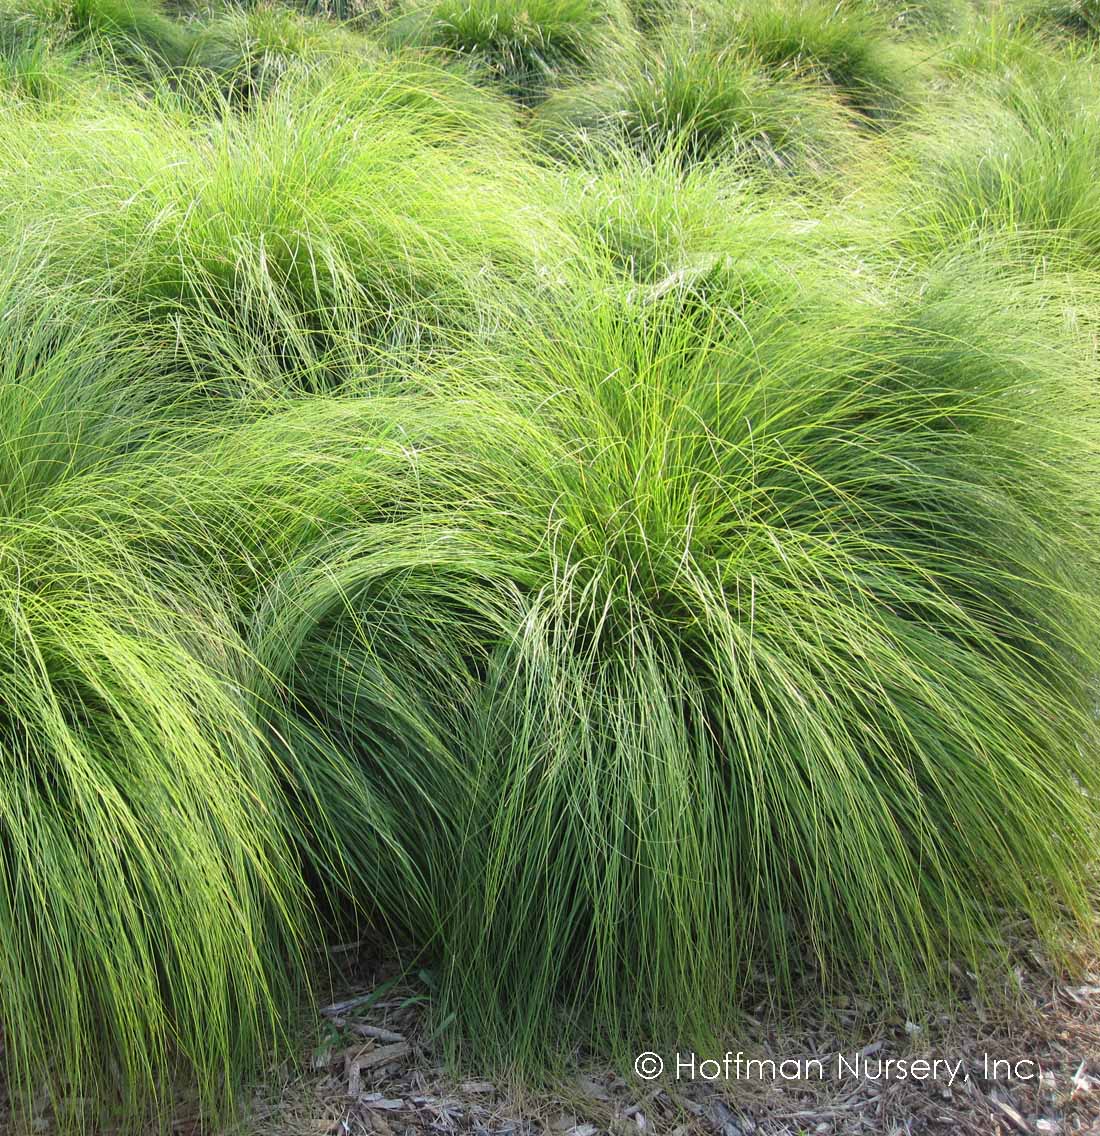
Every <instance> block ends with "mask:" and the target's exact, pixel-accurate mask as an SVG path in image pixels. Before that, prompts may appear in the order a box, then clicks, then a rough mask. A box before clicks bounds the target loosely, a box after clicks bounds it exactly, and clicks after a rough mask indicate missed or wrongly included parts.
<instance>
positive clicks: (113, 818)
mask: <svg viewBox="0 0 1100 1136" xmlns="http://www.w3.org/2000/svg"><path fill="white" fill-rule="evenodd" d="M31 268H32V266H30V265H28V264H27V263H26V262H20V263H15V262H13V261H12V260H11V259H10V258H9V259H8V261H7V262H6V263H5V265H4V269H5V273H4V282H3V284H2V285H0V318H2V320H3V325H4V328H5V337H4V345H3V348H2V351H0V421H2V424H0V563H2V566H3V570H2V572H0V578H2V581H3V582H2V584H0V611H2V612H3V618H2V621H0V626H2V627H3V631H2V632H0V689H2V690H3V695H2V697H0V768H2V771H3V775H2V777H0V786H2V787H0V1028H2V1031H3V1037H4V1062H5V1067H6V1069H7V1073H8V1077H9V1084H10V1087H11V1090H12V1095H13V1097H14V1102H13V1103H14V1104H15V1105H16V1107H17V1108H18V1109H19V1110H20V1111H21V1112H22V1110H24V1109H26V1110H29V1109H30V1107H31V1097H32V1095H33V1096H35V1097H38V1096H39V1094H40V1093H42V1092H45V1093H46V1099H47V1101H48V1103H49V1105H50V1106H51V1107H52V1108H53V1110H54V1111H55V1113H56V1115H57V1117H58V1120H59V1121H60V1122H61V1123H62V1124H64V1125H66V1126H67V1127H71V1128H72V1129H74V1130H77V1129H79V1130H86V1131H88V1130H95V1129H96V1128H97V1127H98V1125H99V1123H100V1122H101V1121H103V1120H104V1115H103V1110H104V1109H107V1110H108V1111H109V1112H110V1113H111V1114H112V1115H123V1116H129V1117H130V1118H132V1119H133V1120H135V1121H138V1120H141V1119H148V1120H150V1121H155V1119H156V1118H155V1116H152V1115H150V1111H151V1110H152V1109H159V1110H161V1111H163V1109H164V1108H165V1105H166V1103H167V1102H168V1101H169V1100H170V1099H171V1094H172V1093H173V1091H174V1089H175V1087H176V1086H177V1085H178V1084H179V1081H180V1078H181V1077H182V1078H183V1079H185V1080H186V1081H187V1082H189V1083H190V1084H191V1085H192V1086H193V1087H194V1089H195V1091H197V1093H198V1096H199V1099H200V1100H201V1102H202V1104H203V1106H204V1107H205V1109H206V1110H207V1112H208V1113H209V1114H210V1115H211V1117H212V1118H213V1117H218V1116H226V1115H228V1114H229V1113H230V1112H231V1111H232V1110H233V1108H234V1107H235V1105H234V1096H235V1091H236V1085H237V1083H238V1081H239V1079H240V1077H241V1076H242V1074H243V1073H244V1071H245V1070H247V1069H249V1068H252V1067H254V1065H255V1062H256V1060H257V1058H258V1057H259V1056H260V1055H261V1054H262V1053H263V1052H264V1051H265V1050H267V1049H268V1048H270V1047H271V1046H272V1045H273V1044H274V1043H275V1042H276V1040H277V1038H278V1037H279V1034H280V1031H281V1029H282V1028H283V1025H282V1024H283V1022H285V1020H286V1014H287V1012H288V1009H289V1008H291V1007H292V1006H293V1005H294V994H295V988H296V987H298V986H299V983H300V980H299V977H298V967H297V966H296V964H295V959H296V956H297V952H298V950H299V946H300V939H301V936H302V934H303V931H304V928H305V927H306V925H307V922H306V920H307V912H308V898H307V896H306V894H305V891H304V888H303V885H302V880H301V877H300V873H298V872H297V871H296V870H295V867H294V863H293V859H292V857H291V856H290V854H289V851H290V847H291V846H290V843H289V838H288V825H287V820H286V809H285V802H284V798H283V796H282V795H281V793H280V792H279V790H278V787H277V778H276V776H275V772H274V763H272V762H271V761H269V760H268V758H267V757H266V756H265V749H264V746H263V745H262V742H261V738H260V734H259V732H258V730H257V729H256V727H255V714H254V713H253V711H252V709H251V705H250V702H249V699H248V697H247V696H246V694H245V689H244V687H243V678H244V676H245V675H247V673H248V668H249V667H250V666H251V664H250V663H249V661H248V659H247V657H246V656H245V654H244V653H243V651H242V650H241V647H240V645H239V643H238V641H237V638H236V634H235V631H234V628H233V621H232V618H231V612H229V611H227V610H226V609H224V607H222V606H220V605H219V603H218V598H217V596H216V595H214V593H213V592H212V591H210V590H205V589H202V588H200V587H198V586H197V583H198V581H197V577H184V576H183V575H182V574H181V573H178V572H176V571H174V565H173V563H172V561H171V560H170V559H166V560H162V561H159V562H150V561H148V560H146V559H144V558H142V557H141V556H140V555H139V554H137V553H136V551H135V544H136V540H135V538H136V536H137V535H139V534H147V533H148V532H149V531H150V530H152V529H153V528H155V527H156V524H157V522H156V521H155V519H154V518H153V517H151V516H136V517H135V516H129V517H128V518H127V517H125V516H122V515H121V514H120V512H119V511H118V509H117V499H116V498H114V497H113V495H111V494H110V492H109V490H108V489H107V488H106V486H107V485H108V484H109V482H110V480H111V479H112V478H115V477H118V476H120V470H121V469H122V468H123V467H125V466H126V464H127V463H128V462H131V461H133V462H136V463H138V464H140V463H139V462H138V455H139V454H141V453H143V452H152V451H153V450H154V449H155V447H157V446H159V445H161V444H162V442H161V441H158V439H159V438H160V437H161V436H162V434H163V430H164V425H163V423H164V422H167V421H168V420H169V419H171V418H172V417H173V416H172V415H171V414H168V413H167V406H168V404H169V401H170V399H171V397H172V396H171V394H170V391H165V390H164V389H162V388H163V385H164V378H163V375H162V373H161V371H160V369H159V368H158V367H157V366H156V360H155V358H153V357H151V356H150V354H149V352H148V351H147V350H145V349H143V347H142V345H141V344H140V343H138V342H135V341H134V340H133V338H132V336H130V335H129V333H128V332H127V331H126V329H125V328H122V329H120V328H119V327H118V325H117V324H116V323H114V321H112V320H111V319H110V317H105V313H104V311H103V310H102V307H101V306H100V307H94V308H91V309H86V308H85V307H84V306H83V305H82V304H81V303H80V302H79V301H73V300H71V299H66V298H65V297H64V295H63V294H61V293H55V294H53V296H52V298H51V296H49V295H43V294H42V292H41V291H40V290H38V289H36V288H33V287H24V286H22V285H21V284H20V280H21V279H22V277H23V274H24V273H27V272H28V270H30V269H31ZM158 403H161V404H162V405H163V406H164V407H165V413H164V415H163V416H161V415H153V414H152V412H151V408H152V407H154V406H156V405H157V404H158ZM101 495H103V496H101ZM105 501H109V502H110V503H111V506H112V508H114V509H115V510H116V521H117V523H115V524H111V525H101V524H97V523H96V520H95V514H96V512H97V509H98V507H99V506H100V505H101V504H103V503H104V502H105ZM162 536H163V538H164V539H165V540H166V542H168V543H170V542H171V539H172V534H170V533H168V532H162ZM39 1099H41V1098H39Z"/></svg>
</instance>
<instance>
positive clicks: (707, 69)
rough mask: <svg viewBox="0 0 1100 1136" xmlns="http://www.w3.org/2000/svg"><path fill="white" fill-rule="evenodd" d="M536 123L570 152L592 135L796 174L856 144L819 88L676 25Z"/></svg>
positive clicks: (546, 107) (555, 99)
mask: <svg viewBox="0 0 1100 1136" xmlns="http://www.w3.org/2000/svg"><path fill="white" fill-rule="evenodd" d="M535 129H536V132H537V135H538V137H539V138H540V140H541V141H542V143H543V144H544V145H548V146H549V147H550V148H551V149H553V150H554V151H556V152H560V153H564V154H569V153H575V152H577V151H578V150H579V149H580V148H581V143H582V140H592V141H595V142H597V143H600V142H604V143H612V144H615V143H619V144H624V145H626V146H628V147H630V148H632V149H634V150H637V151H638V152H640V153H642V154H646V155H650V156H658V155H660V154H661V153H663V152H671V153H674V154H676V155H677V157H678V158H679V160H680V161H681V162H683V163H686V164H691V163H694V162H701V161H715V160H722V159H726V160H731V161H734V162H737V161H742V160H748V161H750V162H753V163H759V164H760V165H762V166H763V167H764V168H765V169H769V170H772V171H779V172H787V171H789V172H795V173H813V172H815V171H816V172H821V171H822V170H823V169H824V168H825V167H826V166H829V165H831V164H833V163H835V162H837V161H839V160H841V158H842V156H843V155H844V154H845V152H846V151H848V152H850V150H851V146H852V140H851V137H850V129H849V127H848V123H847V121H846V116H845V114H844V113H843V110H842V109H841V108H840V106H839V105H838V104H837V103H835V102H834V101H833V100H832V99H830V97H829V96H828V95H827V94H826V93H825V92H822V91H821V89H820V88H819V87H818V86H816V85H815V84H813V83H811V82H809V81H808V80H806V79H803V78H801V77H798V76H795V75H781V76H773V75H769V74H768V73H767V71H765V70H764V69H763V68H762V67H761V66H760V65H759V63H757V62H756V61H755V60H754V59H753V58H752V57H751V56H748V55H746V54H745V53H744V52H743V51H742V50H741V49H740V48H739V47H738V46H737V45H733V46H729V47H725V48H722V47H716V46H715V45H713V44H710V43H707V42H702V43H700V42H698V41H697V40H695V39H693V33H692V31H691V29H690V28H688V27H685V26H681V25H679V24H673V25H671V26H670V27H669V29H668V30H667V31H666V32H665V33H664V35H663V36H662V37H661V40H660V43H659V46H658V48H657V50H656V51H654V52H653V53H652V54H651V55H650V56H649V57H648V59H647V61H646V63H645V65H644V66H643V67H642V68H640V69H631V70H628V71H626V72H625V73H624V75H623V76H622V77H621V78H618V79H615V78H610V79H604V80H602V81H596V82H592V83H589V84H587V85H582V86H577V87H573V88H567V89H565V90H563V91H561V92H560V93H558V94H556V95H553V96H551V98H550V99H549V100H548V101H547V102H546V103H544V104H543V106H542V107H540V109H539V112H538V115H537V117H536V120H535Z"/></svg>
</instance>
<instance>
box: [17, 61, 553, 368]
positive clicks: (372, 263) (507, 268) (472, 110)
mask: <svg viewBox="0 0 1100 1136" xmlns="http://www.w3.org/2000/svg"><path fill="white" fill-rule="evenodd" d="M510 114H511V112H510V110H509V107H508V104H507V103H505V102H504V101H503V100H498V99H497V98H496V97H495V96H493V95H492V94H490V93H488V92H484V91H481V90H479V89H477V88H476V87H474V86H472V85H470V84H469V83H468V82H465V81H464V80H462V79H460V78H458V77H457V76H454V75H451V74H448V73H447V72H444V71H440V70H439V69H438V68H434V67H431V66H428V65H425V64H423V63H418V62H416V61H409V62H405V61H400V60H398V61H392V62H380V63H379V64H377V65H376V66H373V67H370V66H368V67H365V68H362V69H360V68H355V67H351V66H348V67H337V68H336V69H335V70H334V71H331V72H330V73H325V74H319V75H310V74H309V73H307V74H306V75H304V76H302V77H300V78H299V80H298V81H296V82H294V83H291V84H286V85H281V86H280V87H279V89H278V91H277V92H276V93H275V95H274V96H273V97H272V98H270V99H269V100H267V101H266V102H264V103H263V104H262V105H260V106H258V107H257V108H256V109H255V111H254V112H252V113H248V114H238V113H229V114H226V115H224V116H222V118H220V119H219V120H218V121H217V122H216V123H215V124H213V126H211V125H210V124H208V123H206V122H205V121H203V120H201V119H195V118H194V117H193V116H192V115H191V114H189V113H187V112H181V111H179V110H178V109H176V108H173V107H171V106H168V105H165V106H164V107H160V108H158V107H156V106H148V105H137V106H133V107H128V106H126V105H124V104H114V103H112V104H111V105H110V106H109V107H103V106H100V107H95V108H94V109H93V110H92V112H91V115H90V116H89V117H88V118H85V119H84V120H83V121H84V122H85V124H86V126H87V128H86V129H82V128H81V127H80V126H79V125H78V124H74V123H73V121H72V120H71V119H68V118H66V119H63V120H59V121H56V122H53V121H47V122H44V123H42V124H41V131H42V135H41V136H40V138H39V139H38V140H32V138H31V136H30V135H29V133H28V132H27V130H26V129H25V127H24V124H22V123H18V122H17V120H14V119H13V120H12V122H11V128H10V129H8V130H6V131H4V132H3V136H2V137H0V147H3V148H4V149H5V151H6V159H7V160H8V161H9V165H8V166H7V170H8V174H7V176H3V175H0V180H2V181H4V182H5V183H6V185H5V187H4V192H6V194H7V198H8V200H9V201H11V202H13V209H12V212H11V214H10V216H11V218H12V225H13V228H18V230H19V231H21V232H24V231H25V232H28V233H31V234H36V235H37V236H36V239H41V240H42V242H43V243H44V244H45V245H48V247H49V249H50V253H49V258H50V260H51V261H52V263H53V267H52V271H53V272H54V273H55V274H56V275H58V276H64V277H68V276H71V275H73V274H75V275H77V276H78V277H80V278H83V279H86V280H88V281H92V282H95V283H96V285H97V286H98V287H100V288H107V289H109V290H111V291H112V292H113V293H114V294H116V295H117V296H119V297H120V300H121V302H123V303H125V304H128V305H131V306H132V308H133V309H136V312H137V314H138V315H139V316H141V317H142V318H145V319H149V318H152V319H153V320H154V322H155V323H156V324H157V325H158V326H163V325H164V323H165V321H174V322H176V323H178V324H180V326H181V327H182V328H183V331H184V333H186V334H187V336H188V339H187V342H188V344H189V345H191V346H192V347H193V348H194V350H196V351H198V352H200V353H201V352H203V351H206V350H207V349H208V347H209V343H208V342H207V343H204V342H202V340H203V339H205V340H208V341H209V340H210V337H211V336H213V337H214V339H215V340H216V344H215V347H216V349H217V350H218V351H223V350H224V346H225V340H226V338H229V339H233V340H235V341H236V342H237V343H238V344H240V345H243V349H245V350H247V351H248V352H250V353H252V354H253V355H255V357H256V358H257V359H259V360H262V366H263V367H264V368H266V369H267V371H268V373H269V375H271V374H274V375H275V376H278V375H279V374H286V373H290V372H295V373H296V372H300V371H301V369H302V368H303V367H304V366H306V365H307V364H309V363H310V362H315V361H316V360H317V359H318V358H319V357H323V356H325V354H326V352H328V351H329V350H331V349H333V347H334V345H336V344H338V343H341V344H347V343H349V342H350V343H352V344H358V345H360V346H361V347H362V348H363V349H364V350H368V351H369V350H373V349H375V348H377V347H378V346H379V345H390V346H395V345H406V346H410V347H415V346H416V345H417V344H418V343H424V342H431V341H433V340H442V339H445V338H446V337H447V336H449V335H451V334H458V333H459V332H461V331H462V330H463V329H468V328H471V327H474V326H476V324H477V322H478V321H479V320H480V318H481V315H480V314H479V313H480V312H481V311H482V308H483V299H482V297H483V296H484V294H485V290H486V289H487V288H488V287H489V286H490V285H491V284H492V283H493V282H494V281H495V282H496V284H497V286H498V287H503V286H505V285H506V283H507V281H508V280H510V279H524V278H526V277H528V276H529V275H530V274H532V273H537V272H539V271H540V270H541V269H540V264H542V263H546V264H551V263H553V260H554V258H556V257H559V256H561V255H563V249H564V238H563V236H562V234H561V232H560V230H556V229H555V228H554V226H553V224H552V222H551V221H550V220H549V219H548V218H547V217H545V216H544V215H540V214H539V213H538V212H537V211H536V210H535V209H533V208H531V206H530V205H529V202H530V201H531V199H532V195H533V194H534V192H535V191H536V189H537V176H536V172H535V171H534V170H533V169H528V168H526V167H525V166H524V164H523V163H522V161H521V160H520V159H519V158H518V157H516V156H514V155H516V148H517V147H518V135H517V134H516V132H515V130H514V126H513V124H512V123H511V119H510ZM93 123H94V128H92V124H93ZM36 125H37V124H36ZM493 127H495V129H493V130H492V133H491V134H488V135H487V134H486V131H487V130H490V129H492V128H493ZM42 138H47V139H49V143H50V144H49V147H48V148H47V149H46V151H45V153H42V152H41V149H40V148H41V145H42V143H41V139H42ZM510 152H511V153H512V154H513V158H512V159H511V161H509V160H507V156H508V154H509V153H510ZM108 201H110V202H111V204H110V205H109V206H108V205H107V204H106V203H107V202H108ZM62 202H64V209H62V208H61V203H62ZM173 334H176V333H173ZM192 336H197V337H198V338H197V339H194V338H192ZM210 366H211V367H212V368H214V369H216V367H217V366H218V364H217V363H216V361H215V362H211V363H210Z"/></svg>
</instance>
